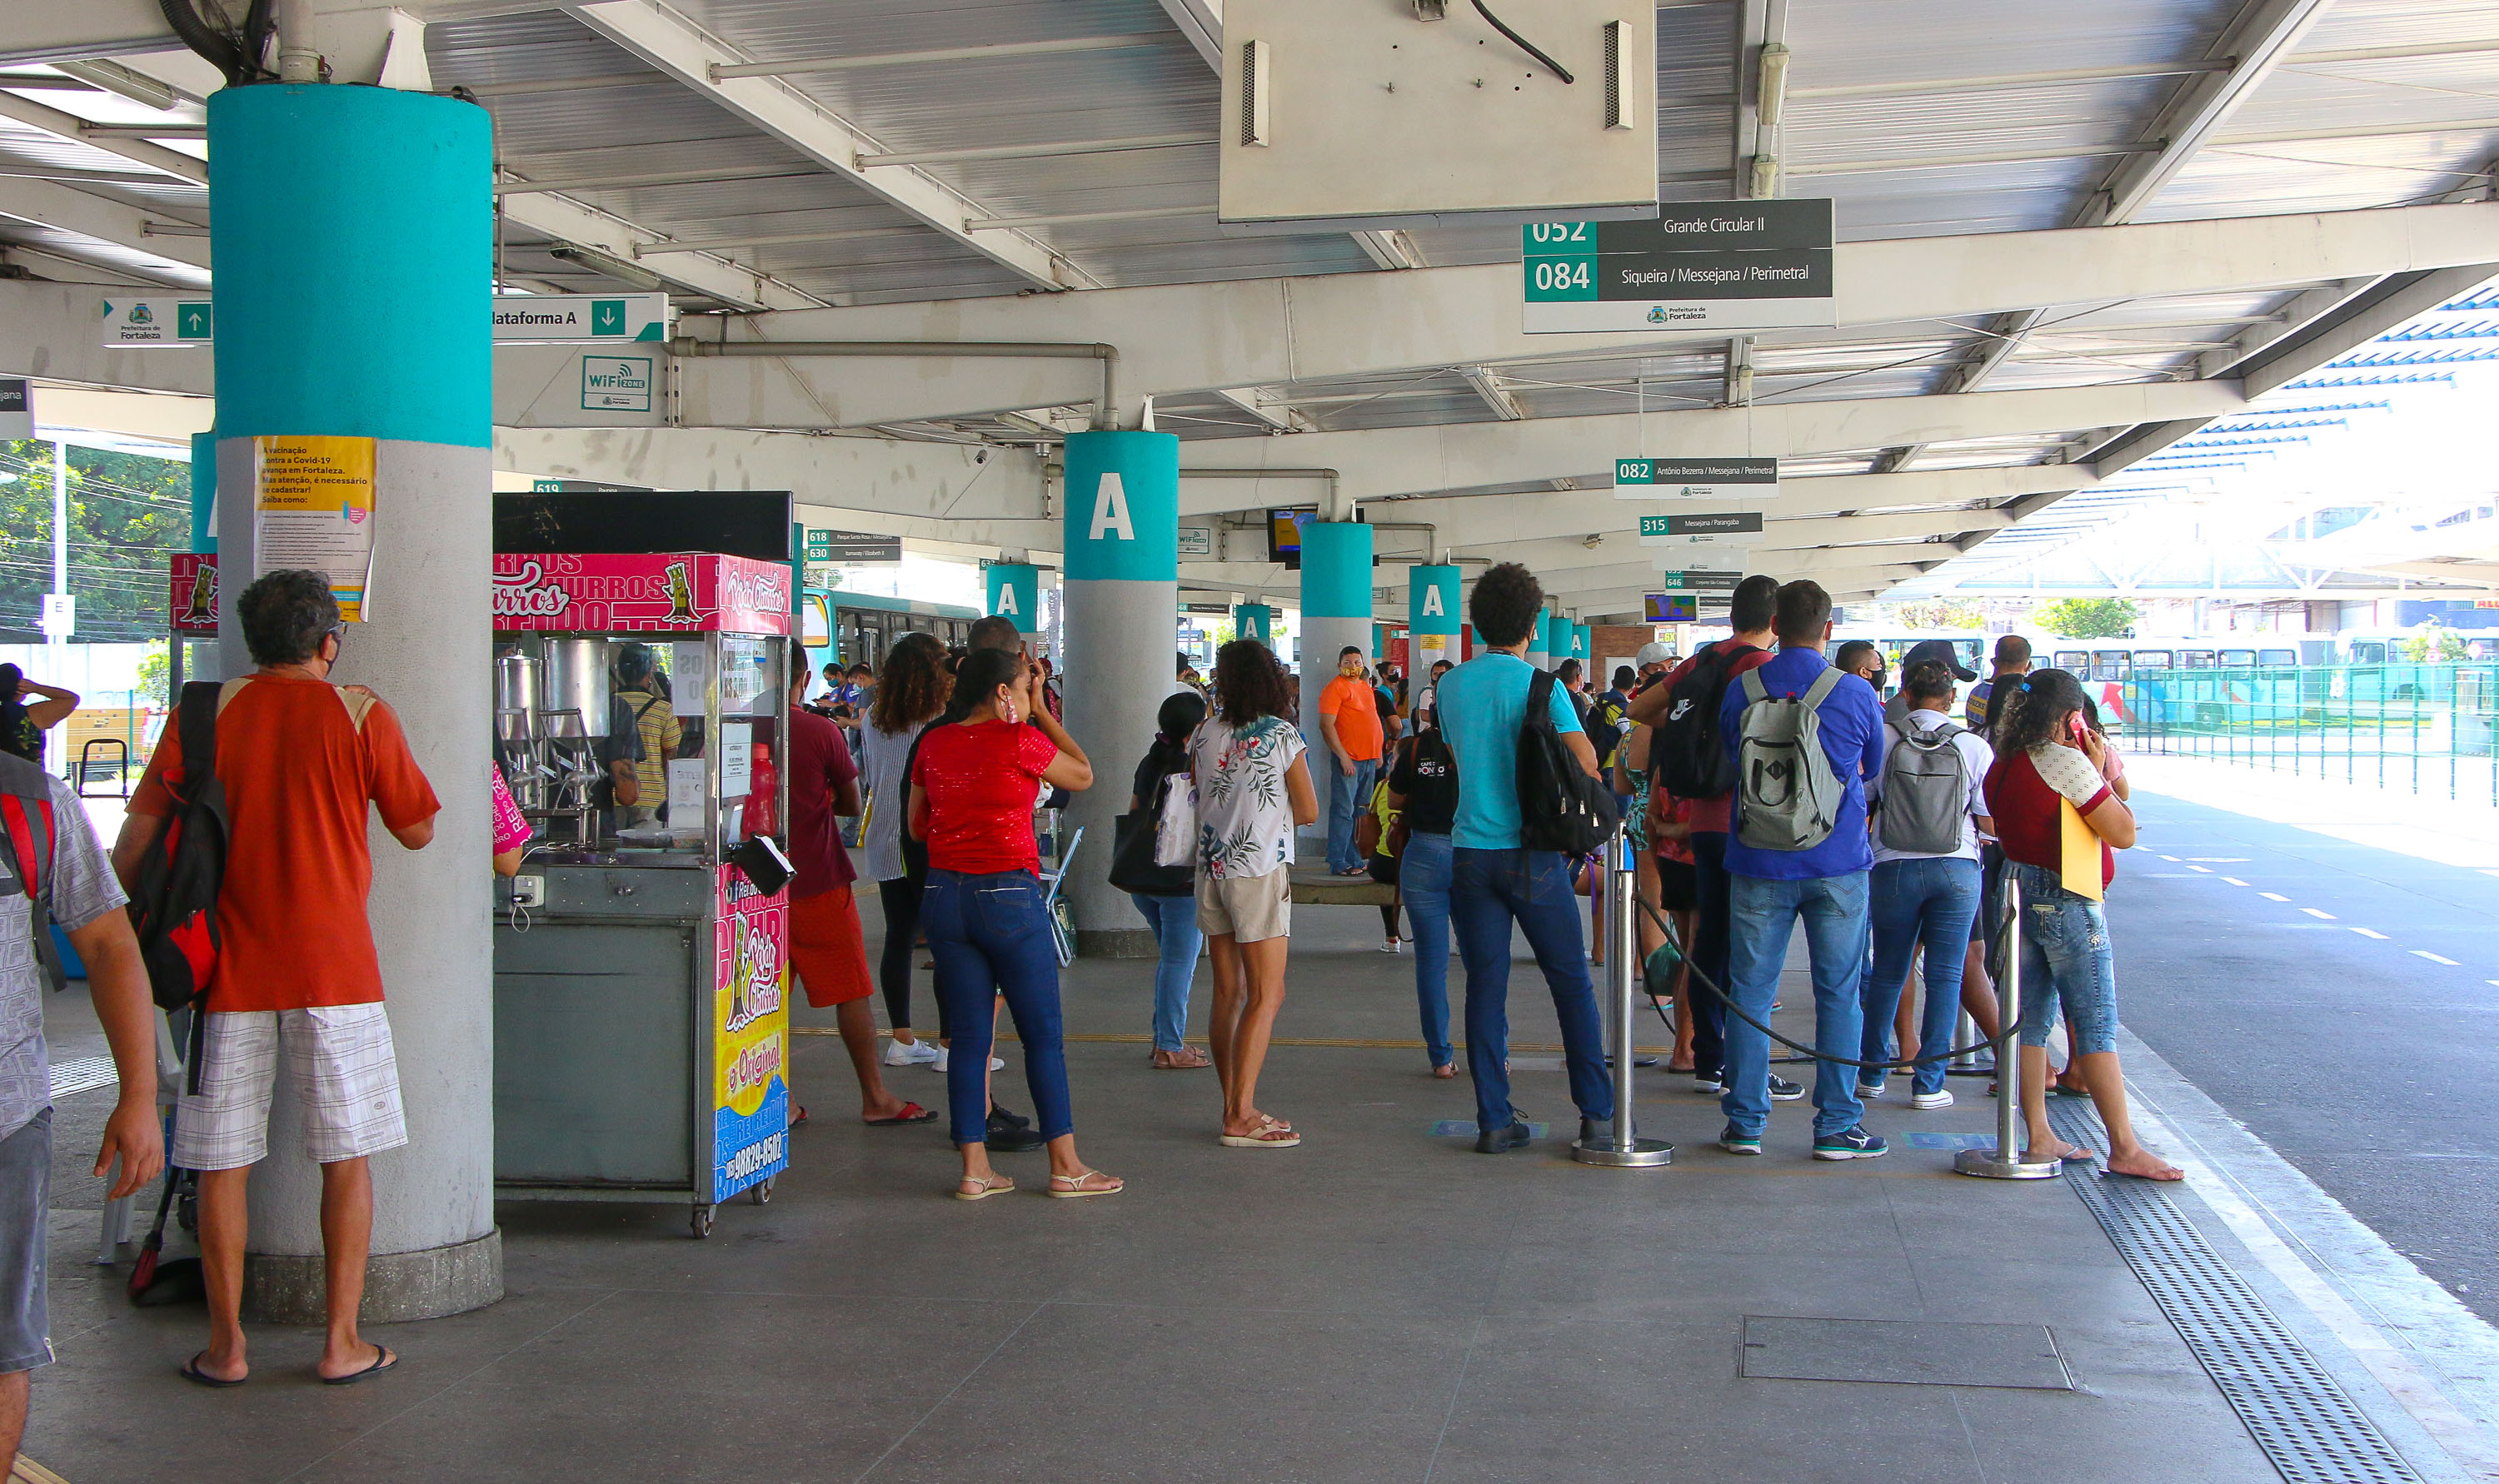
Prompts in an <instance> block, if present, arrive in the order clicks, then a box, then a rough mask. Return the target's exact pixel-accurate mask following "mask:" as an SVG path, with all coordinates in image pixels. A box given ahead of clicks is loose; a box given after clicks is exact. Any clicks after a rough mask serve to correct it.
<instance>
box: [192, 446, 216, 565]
mask: <svg viewBox="0 0 2499 1484" xmlns="http://www.w3.org/2000/svg"><path fill="white" fill-rule="evenodd" d="M216 549H217V436H216V435H215V434H214V433H194V434H192V435H191V550H193V551H202V552H206V551H214V550H216Z"/></svg>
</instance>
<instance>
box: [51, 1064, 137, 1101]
mask: <svg viewBox="0 0 2499 1484" xmlns="http://www.w3.org/2000/svg"><path fill="white" fill-rule="evenodd" d="M117 1081H121V1074H120V1073H118V1072H117V1071H115V1070H114V1065H113V1058H112V1057H110V1056H73V1057H71V1058H70V1059H69V1060H67V1061H56V1062H53V1063H52V1096H53V1097H55V1098H65V1097H68V1096H70V1095H71V1094H73V1093H79V1092H93V1091H94V1090H95V1089H96V1088H98V1087H110V1086H112V1085H113V1084H114V1083H115V1082H117Z"/></svg>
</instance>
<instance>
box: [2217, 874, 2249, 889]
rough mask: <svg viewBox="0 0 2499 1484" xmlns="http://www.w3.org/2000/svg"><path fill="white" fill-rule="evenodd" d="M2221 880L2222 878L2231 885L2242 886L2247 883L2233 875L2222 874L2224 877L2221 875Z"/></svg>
mask: <svg viewBox="0 0 2499 1484" xmlns="http://www.w3.org/2000/svg"><path fill="white" fill-rule="evenodd" d="M2222 880H2223V881H2225V882H2228V883H2229V884H2230V885H2231V886H2233V887H2244V886H2246V885H2247V883H2246V882H2243V881H2241V880H2239V879H2238V878H2237V877H2235V876H2224V877H2223V878H2222Z"/></svg>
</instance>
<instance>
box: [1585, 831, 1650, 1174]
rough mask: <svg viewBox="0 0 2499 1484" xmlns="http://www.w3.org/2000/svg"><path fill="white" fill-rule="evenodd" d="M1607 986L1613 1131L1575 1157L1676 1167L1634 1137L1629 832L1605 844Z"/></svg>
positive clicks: (1634, 915) (1633, 910) (1634, 916)
mask: <svg viewBox="0 0 2499 1484" xmlns="http://www.w3.org/2000/svg"><path fill="white" fill-rule="evenodd" d="M1604 882H1605V892H1606V987H1607V990H1608V991H1610V992H1609V995H1608V999H1609V1000H1610V1002H1611V1012H1612V1019H1613V1022H1614V1023H1613V1025H1612V1027H1611V1030H1610V1034H1609V1035H1608V1036H1607V1039H1608V1040H1610V1041H1611V1042H1612V1043H1613V1047H1614V1128H1613V1135H1612V1137H1611V1138H1607V1139H1601V1140H1587V1139H1582V1140H1579V1141H1577V1142H1575V1143H1574V1144H1573V1145H1571V1157H1572V1158H1573V1159H1575V1160H1577V1161H1579V1163H1581V1164H1583V1165H1607V1166H1611V1167H1613V1168H1616V1169H1636V1168H1645V1167H1648V1166H1653V1165H1671V1164H1672V1163H1674V1145H1671V1144H1669V1143H1667V1142H1666V1141H1665V1140H1663V1139H1640V1138H1637V1137H1635V1136H1634V1134H1633V1132H1632V1129H1633V1120H1632V1071H1633V1067H1632V1039H1633V1032H1634V1029H1635V1027H1637V1026H1638V1025H1639V1021H1638V1020H1637V1019H1635V1018H1634V1016H1633V1014H1632V1011H1633V996H1634V992H1635V991H1636V990H1637V988H1638V987H1639V978H1640V962H1639V860H1638V859H1637V857H1635V856H1634V855H1633V854H1632V843H1631V838H1630V831H1628V830H1624V831H1621V832H1619V833H1617V834H1616V835H1615V836H1614V837H1613V838H1612V839H1610V840H1608V841H1607V842H1606V872H1605V878H1604Z"/></svg>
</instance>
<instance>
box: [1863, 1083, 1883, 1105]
mask: <svg viewBox="0 0 2499 1484" xmlns="http://www.w3.org/2000/svg"><path fill="white" fill-rule="evenodd" d="M1882 1095H1883V1084H1882V1083H1881V1082H1859V1083H1858V1084H1857V1101H1859V1102H1860V1103H1870V1102H1872V1101H1874V1100H1875V1099H1876V1098H1879V1097H1881V1096H1882Z"/></svg>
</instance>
